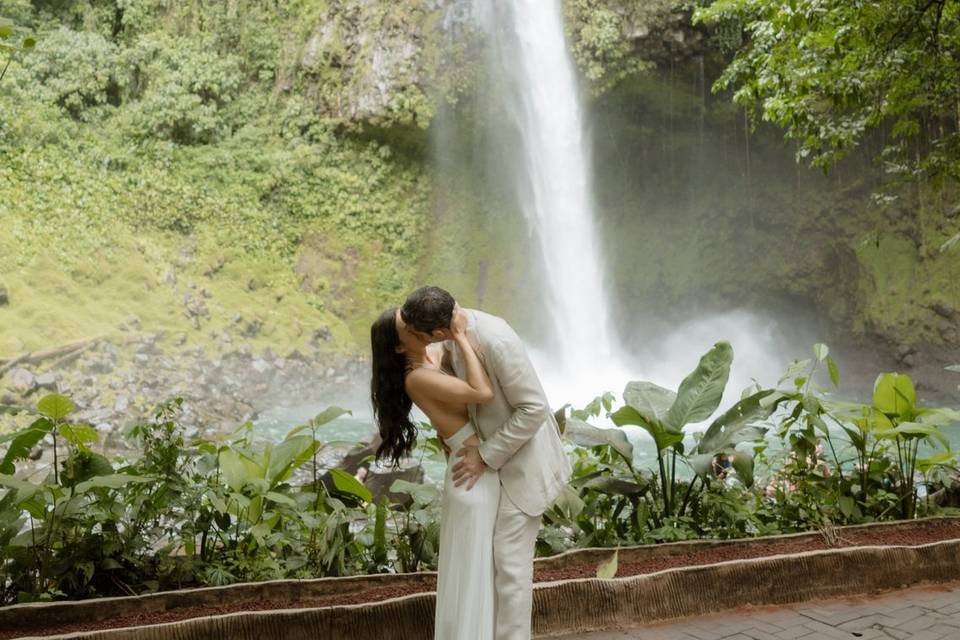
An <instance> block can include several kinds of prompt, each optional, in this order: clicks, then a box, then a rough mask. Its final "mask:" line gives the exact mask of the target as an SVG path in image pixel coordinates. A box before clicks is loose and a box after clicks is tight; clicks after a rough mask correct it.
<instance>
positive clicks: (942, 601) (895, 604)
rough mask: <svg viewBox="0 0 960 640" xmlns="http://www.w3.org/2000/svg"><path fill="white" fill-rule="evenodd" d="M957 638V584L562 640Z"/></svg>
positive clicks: (738, 612)
mask: <svg viewBox="0 0 960 640" xmlns="http://www.w3.org/2000/svg"><path fill="white" fill-rule="evenodd" d="M574 638H576V639H577V640H796V639H797V638H804V639H805V640H819V639H820V638H823V640H854V639H855V638H860V639H862V640H874V639H875V640H890V639H894V640H903V639H906V638H910V639H912V640H960V583H954V584H951V585H946V586H932V587H920V588H913V589H905V590H903V591H895V592H890V593H886V594H883V595H880V596H874V597H869V598H865V597H861V598H844V599H837V600H830V601H817V602H806V603H802V604H797V605H792V606H788V607H782V608H771V607H762V608H747V609H738V610H736V611H731V612H728V613H723V614H715V615H710V616H700V617H697V618H684V619H682V620H677V621H674V622H669V623H664V624H658V625H651V626H647V627H639V628H636V629H625V630H621V631H604V632H599V633H581V634H577V635H571V636H563V639H562V640H573V639H574Z"/></svg>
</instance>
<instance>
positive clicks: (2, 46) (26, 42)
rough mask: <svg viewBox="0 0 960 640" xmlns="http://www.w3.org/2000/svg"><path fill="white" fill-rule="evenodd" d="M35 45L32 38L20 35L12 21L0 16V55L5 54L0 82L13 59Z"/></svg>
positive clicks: (0, 72)
mask: <svg viewBox="0 0 960 640" xmlns="http://www.w3.org/2000/svg"><path fill="white" fill-rule="evenodd" d="M36 44H37V41H36V40H35V39H34V38H33V37H31V36H24V35H22V34H21V33H20V30H19V29H18V28H17V25H16V23H15V22H14V21H13V20H11V19H9V18H4V17H2V16H0V53H2V54H6V55H5V57H6V61H4V62H3V67H0V80H3V76H4V75H6V73H7V68H8V67H9V66H10V64H11V63H12V62H13V60H14V58H16V57H19V54H22V53H24V52H26V51H29V50H31V49H33V48H34V46H36Z"/></svg>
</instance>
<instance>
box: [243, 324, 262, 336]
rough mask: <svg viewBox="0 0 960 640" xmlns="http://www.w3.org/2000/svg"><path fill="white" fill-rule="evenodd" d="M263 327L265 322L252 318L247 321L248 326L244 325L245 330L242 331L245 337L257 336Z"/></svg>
mask: <svg viewBox="0 0 960 640" xmlns="http://www.w3.org/2000/svg"><path fill="white" fill-rule="evenodd" d="M262 328H263V323H262V322H260V321H259V320H251V321H250V322H248V323H247V326H246V327H244V329H243V331H241V332H240V333H241V334H242V335H243V337H245V338H255V337H256V336H257V334H259V333H260V329H262Z"/></svg>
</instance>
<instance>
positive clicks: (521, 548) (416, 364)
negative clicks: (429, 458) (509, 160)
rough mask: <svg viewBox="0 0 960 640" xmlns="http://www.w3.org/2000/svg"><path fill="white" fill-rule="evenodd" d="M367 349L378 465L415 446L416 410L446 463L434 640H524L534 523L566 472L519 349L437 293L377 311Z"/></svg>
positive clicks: (502, 332)
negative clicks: (370, 356)
mask: <svg viewBox="0 0 960 640" xmlns="http://www.w3.org/2000/svg"><path fill="white" fill-rule="evenodd" d="M441 342H442V343H444V344H443V345H442V346H440V345H437V343H441ZM371 343H372V348H373V379H372V383H371V396H372V400H373V406H374V415H375V416H376V419H377V425H378V428H379V430H380V435H381V437H382V438H383V444H382V445H381V447H380V449H379V450H378V452H377V453H378V456H379V457H390V458H392V459H393V460H394V461H398V460H399V459H400V458H402V457H403V456H405V455H406V454H407V453H409V451H410V450H411V449H412V448H413V446H414V444H415V442H416V428H415V427H414V425H413V423H412V422H411V421H410V418H409V412H410V409H411V408H412V404H413V403H416V405H417V406H418V407H419V408H420V409H421V410H422V411H423V412H424V413H425V414H426V415H427V417H428V418H429V419H430V421H431V423H432V424H433V426H434V428H435V429H436V430H437V433H438V434H439V435H440V438H441V440H442V441H443V442H444V443H445V445H446V446H447V447H448V449H449V450H450V451H451V452H452V454H453V456H452V457H451V458H450V459H449V461H448V464H447V473H446V477H445V480H444V492H443V502H442V514H441V523H440V558H439V566H438V569H439V575H438V579H437V607H436V618H435V621H434V638H435V639H436V640H460V639H464V640H465V639H466V638H470V639H471V640H494V639H496V640H526V639H528V638H529V637H530V627H531V612H532V603H533V555H534V546H535V544H536V540H537V533H538V531H539V529H540V520H541V516H542V514H543V512H544V511H546V509H547V507H549V506H550V505H551V504H552V503H553V501H554V500H555V499H556V498H557V496H558V495H559V494H560V492H561V490H562V489H563V486H564V485H565V484H566V482H567V480H568V479H569V478H570V474H571V469H570V462H569V461H568V460H567V457H566V454H565V453H564V451H563V446H562V445H561V443H560V430H559V427H558V426H557V423H556V420H555V419H554V417H553V414H552V412H551V411H550V409H549V406H548V404H547V399H546V395H545V394H544V392H543V388H542V387H541V385H540V381H539V379H538V378H537V374H536V372H535V371H534V369H533V366H532V365H531V363H530V359H529V358H528V357H527V353H526V350H525V348H524V346H523V343H522V342H521V341H520V338H519V337H518V336H517V334H516V333H515V332H514V331H513V329H511V328H510V326H509V325H508V324H507V323H506V322H505V321H504V320H502V319H501V318H497V317H495V316H492V315H489V314H487V313H483V312H482V311H475V310H471V309H461V308H460V307H459V306H458V305H457V304H456V302H455V300H454V298H453V296H451V295H450V294H449V293H448V292H447V291H444V290H443V289H440V288H438V287H423V288H421V289H418V290H416V291H414V292H413V293H412V294H410V296H409V297H408V298H407V301H406V302H405V303H404V305H403V307H402V309H400V310H392V309H391V310H388V311H386V312H384V313H383V314H382V315H381V316H380V318H379V319H378V320H377V321H376V322H374V324H373V327H372V328H371ZM434 345H436V346H434Z"/></svg>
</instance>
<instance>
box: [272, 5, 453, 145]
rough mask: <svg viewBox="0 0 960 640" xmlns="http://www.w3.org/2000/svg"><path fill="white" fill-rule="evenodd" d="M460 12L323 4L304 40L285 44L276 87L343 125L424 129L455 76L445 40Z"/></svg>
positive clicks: (448, 41)
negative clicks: (283, 66)
mask: <svg viewBox="0 0 960 640" xmlns="http://www.w3.org/2000/svg"><path fill="white" fill-rule="evenodd" d="M462 14H463V3H454V2H448V1H444V0H396V1H392V2H382V1H377V0H360V1H359V2H358V1H356V0H349V1H346V0H334V1H332V2H329V3H328V4H327V5H326V8H325V9H324V11H322V12H321V14H320V15H318V16H316V18H315V19H314V20H313V23H314V24H315V26H314V27H313V28H312V29H310V30H309V32H308V34H307V36H306V38H305V39H297V38H292V39H291V40H290V41H289V42H288V44H287V47H286V51H285V52H284V56H285V58H287V60H288V65H287V69H288V71H287V73H285V74H282V75H281V76H280V78H279V81H278V87H277V88H278V89H279V90H280V91H284V92H292V93H299V94H302V95H303V96H304V97H305V98H306V99H307V100H309V101H310V102H311V103H313V104H314V105H315V106H316V108H317V109H318V110H319V111H320V112H321V113H323V114H325V115H327V116H329V117H332V118H334V119H336V120H338V121H340V122H343V123H348V124H352V125H356V124H359V123H369V124H374V125H377V126H391V125H417V126H419V127H422V128H425V127H427V125H428V124H429V123H430V120H431V118H432V117H433V115H434V113H435V110H436V109H435V105H436V101H437V99H438V97H440V96H442V95H444V93H445V92H447V91H449V90H450V88H451V87H452V86H453V85H454V84H455V83H456V82H457V78H458V77H459V76H460V74H461V73H462V72H463V68H462V65H460V64H459V63H460V61H461V60H462V45H461V44H460V43H457V42H456V41H455V40H454V39H453V38H451V37H450V34H451V30H452V28H453V23H454V22H455V21H457V20H458V16H460V15H462Z"/></svg>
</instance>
